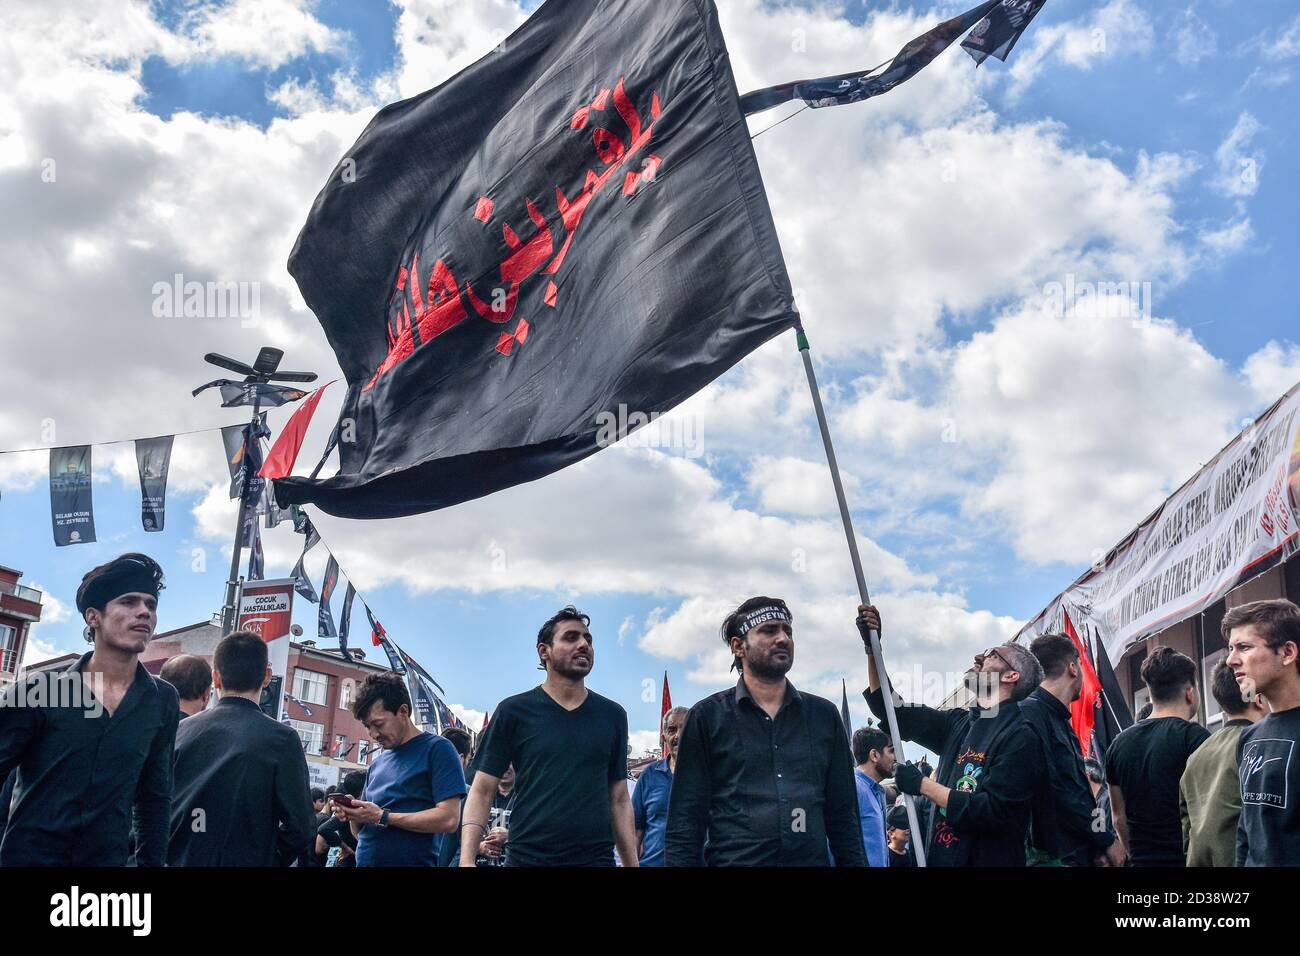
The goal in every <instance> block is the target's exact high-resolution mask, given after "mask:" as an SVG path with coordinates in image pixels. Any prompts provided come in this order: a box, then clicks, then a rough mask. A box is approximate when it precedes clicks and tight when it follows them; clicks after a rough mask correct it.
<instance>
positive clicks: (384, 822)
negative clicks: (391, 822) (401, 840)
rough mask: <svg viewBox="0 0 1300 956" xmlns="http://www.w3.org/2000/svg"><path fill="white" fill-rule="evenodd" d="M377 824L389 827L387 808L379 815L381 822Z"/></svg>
mask: <svg viewBox="0 0 1300 956" xmlns="http://www.w3.org/2000/svg"><path fill="white" fill-rule="evenodd" d="M376 826H381V827H384V828H385V829H387V827H388V811H387V810H385V811H384V812H383V813H381V814H380V815H379V822H378V823H377V824H376Z"/></svg>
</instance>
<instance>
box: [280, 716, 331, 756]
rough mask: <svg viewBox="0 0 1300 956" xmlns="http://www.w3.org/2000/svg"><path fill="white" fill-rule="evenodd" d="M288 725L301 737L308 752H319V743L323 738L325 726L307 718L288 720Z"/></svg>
mask: <svg viewBox="0 0 1300 956" xmlns="http://www.w3.org/2000/svg"><path fill="white" fill-rule="evenodd" d="M289 726H290V727H292V728H293V729H294V730H296V731H297V732H298V736H299V737H300V738H302V742H303V747H304V748H305V750H306V752H307V753H309V754H318V753H320V748H321V743H322V742H323V741H324V739H325V727H324V726H323V725H321V724H313V723H312V722H311V721H307V720H293V719H290V720H289Z"/></svg>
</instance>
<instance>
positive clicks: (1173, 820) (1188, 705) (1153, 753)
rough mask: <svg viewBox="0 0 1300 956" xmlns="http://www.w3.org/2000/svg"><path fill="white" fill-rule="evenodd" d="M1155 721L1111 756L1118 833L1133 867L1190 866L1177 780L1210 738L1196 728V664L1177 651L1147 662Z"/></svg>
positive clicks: (1121, 740)
mask: <svg viewBox="0 0 1300 956" xmlns="http://www.w3.org/2000/svg"><path fill="white" fill-rule="evenodd" d="M1142 680H1143V681H1144V682H1145V683H1146V685H1147V687H1148V688H1150V690H1151V703H1152V709H1151V716H1150V717H1148V718H1146V719H1145V720H1139V721H1138V722H1137V723H1136V724H1134V725H1133V726H1132V727H1129V728H1127V729H1125V730H1124V731H1123V732H1122V733H1121V734H1120V735H1119V736H1118V737H1116V738H1115V740H1114V742H1113V743H1112V744H1111V746H1110V750H1109V751H1108V752H1107V753H1106V780H1107V781H1108V782H1109V784H1110V805H1111V816H1112V818H1113V821H1114V824H1115V833H1116V834H1117V835H1118V836H1119V839H1120V841H1121V843H1122V844H1123V846H1124V848H1125V849H1126V850H1127V851H1128V857H1129V860H1130V862H1132V864H1133V865H1134V866H1184V865H1185V864H1186V859H1185V858H1184V856H1183V830H1182V818H1181V816H1180V815H1179V804H1178V781H1179V780H1180V779H1182V776H1183V770H1184V769H1186V767H1187V758H1188V757H1190V756H1191V755H1192V754H1193V753H1194V752H1195V751H1196V748H1197V747H1199V746H1200V745H1201V744H1203V743H1205V741H1206V740H1208V739H1209V736H1210V733H1209V731H1207V730H1206V729H1205V728H1204V727H1202V726H1201V725H1200V724H1198V723H1196V721H1195V720H1194V718H1195V717H1196V711H1197V707H1198V704H1199V700H1200V698H1199V697H1198V696H1197V693H1196V664H1195V662H1194V661H1192V659H1191V658H1190V657H1188V656H1187V655H1186V654H1180V653H1178V651H1176V650H1174V649H1173V648H1172V647H1157V648H1156V649H1155V650H1153V651H1152V652H1151V653H1150V654H1148V655H1147V659H1146V660H1145V661H1143V662H1142Z"/></svg>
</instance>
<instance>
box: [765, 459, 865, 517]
mask: <svg viewBox="0 0 1300 956" xmlns="http://www.w3.org/2000/svg"><path fill="white" fill-rule="evenodd" d="M840 477H841V479H842V480H843V481H844V488H845V494H846V495H847V496H849V497H850V499H851V498H853V497H856V492H857V490H858V482H857V480H856V479H855V478H854V477H853V476H852V475H850V474H847V473H844V472H843V471H842V470H841V476H840ZM745 481H746V482H747V483H748V485H749V490H750V492H751V493H752V494H754V495H756V496H757V497H758V501H759V504H761V505H762V507H763V510H764V511H769V512H774V513H777V514H792V515H821V516H825V515H829V514H835V513H837V508H838V505H837V504H836V502H835V489H834V486H833V485H832V484H831V476H830V471H829V469H828V468H827V465H826V462H825V461H807V460H805V459H803V458H794V457H791V456H789V455H787V456H784V457H780V458H777V457H773V456H772V455H759V456H758V457H756V458H754V459H753V461H751V462H750V464H749V470H748V472H747V473H746V475H745Z"/></svg>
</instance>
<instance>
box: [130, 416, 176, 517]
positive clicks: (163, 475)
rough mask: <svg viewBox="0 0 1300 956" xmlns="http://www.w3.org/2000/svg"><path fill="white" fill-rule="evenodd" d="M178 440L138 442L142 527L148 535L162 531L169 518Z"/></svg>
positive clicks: (136, 445)
mask: <svg viewBox="0 0 1300 956" xmlns="http://www.w3.org/2000/svg"><path fill="white" fill-rule="evenodd" d="M174 440H175V439H174V436H172V435H166V436H163V437H162V438H137V439H136V442H135V464H136V469H137V470H138V471H139V473H140V523H141V524H142V525H144V530H145V531H161V530H163V524H164V523H165V520H166V517H167V469H168V467H169V466H170V465H171V460H172V442H173V441H174Z"/></svg>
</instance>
